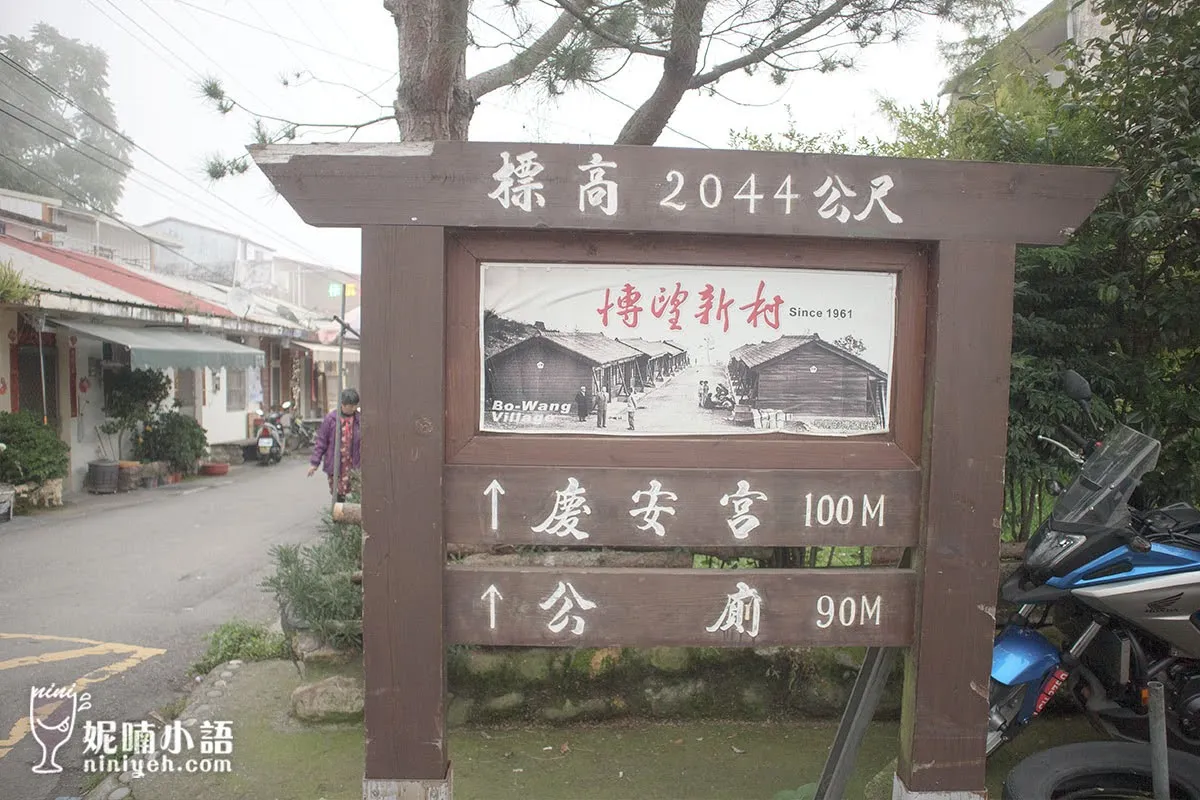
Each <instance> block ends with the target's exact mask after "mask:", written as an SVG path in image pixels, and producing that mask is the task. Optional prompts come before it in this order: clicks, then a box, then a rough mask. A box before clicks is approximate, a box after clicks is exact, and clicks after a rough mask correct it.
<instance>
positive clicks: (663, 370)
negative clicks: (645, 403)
mask: <svg viewBox="0 0 1200 800" xmlns="http://www.w3.org/2000/svg"><path fill="white" fill-rule="evenodd" d="M617 341H618V342H620V343H621V344H624V345H626V346H628V347H632V348H633V349H634V350H637V351H638V352H639V353H640V355H639V356H638V359H637V368H636V369H635V370H634V375H633V379H634V381H635V384H634V385H635V386H638V387H639V388H647V387H653V386H654V385H655V384H657V383H658V381H661V380H663V379H664V378H666V377H667V376H668V375H671V374H673V373H674V371H675V370H674V362H675V356H676V355H677V354H676V351H675V348H673V347H670V346H668V345H666V344H664V343H663V342H648V341H646V340H645V339H617Z"/></svg>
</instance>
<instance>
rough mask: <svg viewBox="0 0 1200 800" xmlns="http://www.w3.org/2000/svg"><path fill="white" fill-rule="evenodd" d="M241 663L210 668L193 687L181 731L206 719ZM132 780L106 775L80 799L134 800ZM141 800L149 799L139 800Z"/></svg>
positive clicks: (125, 775) (129, 776)
mask: <svg viewBox="0 0 1200 800" xmlns="http://www.w3.org/2000/svg"><path fill="white" fill-rule="evenodd" d="M244 663H245V662H243V661H242V660H241V659H234V660H232V661H227V662H225V663H224V664H221V665H220V666H218V667H216V668H214V669H213V670H212V671H211V672H209V673H208V674H207V675H205V676H204V678H203V679H202V680H201V681H200V682H199V683H197V684H196V686H195V687H194V688H193V689H192V693H191V696H190V697H189V698H188V702H187V705H186V706H185V707H184V709H183V711H181V712H180V713H179V716H178V717H177V719H179V720H180V721H181V722H182V723H183V727H184V728H185V729H187V730H189V731H191V730H193V729H194V728H195V727H196V726H197V725H199V724H200V722H201V721H202V720H205V719H207V717H206V716H205V715H206V714H208V713H209V712H210V711H211V710H212V709H211V708H210V706H209V703H210V701H213V700H218V699H220V698H221V697H223V696H224V695H225V689H226V688H227V687H228V686H229V684H230V683H231V682H232V681H233V680H234V679H235V678H236V677H237V674H238V670H240V669H241V668H242V666H243V664H244ZM151 721H154V720H151ZM156 728H157V730H159V731H161V729H162V728H161V726H156ZM135 781H136V779H135V778H134V777H133V775H132V774H131V773H129V772H122V773H120V774H117V773H110V774H109V775H108V777H106V778H105V779H104V780H103V781H101V782H100V783H99V784H98V785H97V786H96V788H94V789H92V790H91V791H90V792H87V793H86V794H84V795H83V798H82V800H137V797H136V794H135V793H134V791H133V786H134V784H135ZM143 800H153V799H152V798H143Z"/></svg>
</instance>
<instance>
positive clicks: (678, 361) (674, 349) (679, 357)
mask: <svg viewBox="0 0 1200 800" xmlns="http://www.w3.org/2000/svg"><path fill="white" fill-rule="evenodd" d="M663 344H665V345H666V346H667V347H668V348H670V349H671V369H672V370H674V371H675V372H678V371H679V370H681V369H683V368H684V367H686V366H687V365H688V364H690V363H692V360H691V358H689V357H688V351H687V350H685V349H684V348H682V347H680V346H679V345H677V344H675V343H674V342H672V341H671V340H670V339H663Z"/></svg>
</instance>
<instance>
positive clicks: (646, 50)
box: [554, 0, 669, 58]
mask: <svg viewBox="0 0 1200 800" xmlns="http://www.w3.org/2000/svg"><path fill="white" fill-rule="evenodd" d="M554 1H555V2H556V3H558V5H559V6H560V7H562V8H563V10H565V11H566V12H567V13H568V14H570V15H571V16H573V17H574V18H575V20H576V21H577V22H578V23H579V25H580V27H582V28H583V29H584V30H585V31H587V32H588V33H590V34H592V35H594V36H598V37H600V38H601V39H603V40H604V41H606V42H608V43H609V44H611V45H613V46H615V47H620V48H621V49H623V50H628V51H629V52H631V53H636V54H638V55H642V56H653V57H655V58H666V57H667V53H668V52H669V51H667V50H659V49H658V48H655V47H647V46H646V45H644V44H640V43H638V42H631V41H628V40H626V39H622V38H621V37H620V36H616V35H614V34H613V33H611V32H609V31H606V30H604V28H603V27H601V26H599V25H597V24H596V21H595V20H594V19H592V18H591V17H590V16H589V15H588V14H587V13H586V12H585V10H584V9H582V8H580V7H578V6H576V5H575V4H574V3H573V2H571V0H554ZM588 4H589V5H590V3H588Z"/></svg>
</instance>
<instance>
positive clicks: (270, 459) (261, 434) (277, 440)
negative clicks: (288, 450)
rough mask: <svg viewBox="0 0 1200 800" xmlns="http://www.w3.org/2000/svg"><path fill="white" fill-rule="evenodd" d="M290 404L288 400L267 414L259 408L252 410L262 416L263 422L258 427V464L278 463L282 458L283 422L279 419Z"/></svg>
mask: <svg viewBox="0 0 1200 800" xmlns="http://www.w3.org/2000/svg"><path fill="white" fill-rule="evenodd" d="M291 405H292V401H291V400H288V401H287V402H286V403H284V404H283V406H282V408H280V409H279V410H277V411H272V412H271V413H269V414H265V413H264V412H263V410H262V409H261V408H257V409H255V410H254V411H255V413H256V414H258V415H259V416H260V417H262V418H263V423H262V425H261V426H260V427H259V429H258V463H259V466H267V465H270V464H278V463H279V462H280V461H282V460H283V453H284V442H283V423H282V421H281V420H282V418H283V416H284V413H285V412H286V411H287V410H288V409H289V408H291Z"/></svg>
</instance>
